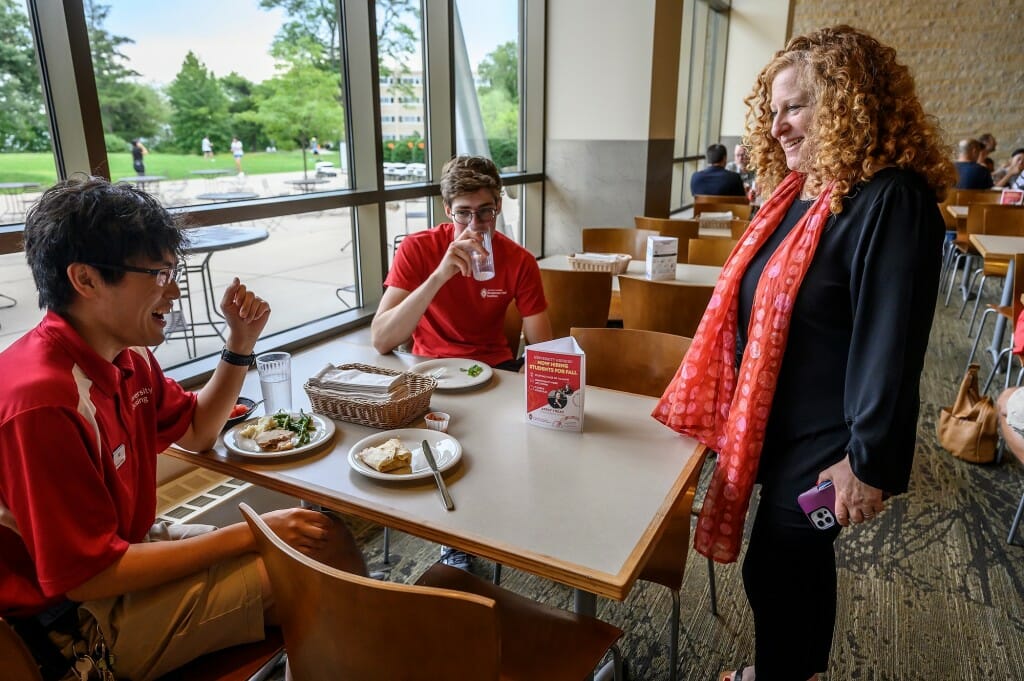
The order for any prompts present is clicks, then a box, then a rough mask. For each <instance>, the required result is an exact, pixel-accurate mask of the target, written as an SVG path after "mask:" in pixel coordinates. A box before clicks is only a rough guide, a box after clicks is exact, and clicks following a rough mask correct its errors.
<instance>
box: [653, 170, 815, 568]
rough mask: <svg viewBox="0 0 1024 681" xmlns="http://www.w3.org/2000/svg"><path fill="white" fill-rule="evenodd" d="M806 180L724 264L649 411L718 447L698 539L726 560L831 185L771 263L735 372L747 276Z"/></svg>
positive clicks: (735, 546) (774, 201) (771, 202)
mask: <svg viewBox="0 0 1024 681" xmlns="http://www.w3.org/2000/svg"><path fill="white" fill-rule="evenodd" d="M803 184H804V176H803V175H802V174H800V173H790V174H789V175H788V176H786V178H785V179H784V180H783V181H782V183H781V184H780V185H779V186H778V187H777V188H776V190H775V191H774V192H772V195H771V197H770V198H769V199H768V201H766V202H765V204H764V205H763V206H762V207H761V209H760V210H759V211H758V212H757V216H756V217H755V218H754V219H753V220H752V221H751V223H750V227H749V228H748V229H747V231H746V233H745V234H744V235H743V238H742V239H741V240H740V242H739V244H738V245H737V246H736V249H735V250H734V251H733V252H732V254H731V255H730V256H729V259H728V260H727V261H726V262H725V266H724V267H723V268H722V274H721V276H720V277H719V279H718V283H717V284H715V291H714V293H713V294H712V296H711V301H710V302H709V303H708V308H707V311H705V313H704V317H703V318H702V319H701V322H700V325H699V326H698V327H697V333H696V334H694V337H693V343H692V344H691V345H690V349H689V351H688V352H687V353H686V357H684V358H683V363H682V364H681V365H680V366H679V371H677V372H676V375H675V378H673V379H672V382H671V383H670V384H669V386H668V388H666V389H665V394H664V395H662V397H661V400H660V401H659V402H658V406H657V407H656V408H655V409H654V413H653V414H652V416H654V418H656V419H657V420H659V421H661V422H662V423H664V424H665V425H667V426H668V427H669V428H671V429H673V430H675V431H677V432H680V433H682V434H684V435H689V436H690V437H692V438H694V439H696V440H697V441H698V442H701V443H702V444H704V445H706V446H707V447H708V448H709V449H713V450H714V451H717V452H718V464H717V466H716V467H715V472H714V475H713V476H712V477H711V486H710V487H709V488H708V493H707V496H706V497H705V501H704V505H703V509H702V510H701V514H700V519H699V520H698V522H697V530H696V532H695V533H694V542H693V543H694V547H695V548H696V549H697V551H699V552H700V553H702V554H704V555H705V556H708V557H710V558H712V559H714V560H716V561H718V562H720V563H731V562H733V561H735V560H736V558H737V557H738V556H739V552H740V542H741V541H742V538H743V521H744V518H745V517H746V515H747V507H748V506H749V505H750V494H751V492H752V491H753V488H754V481H755V478H756V477H757V466H758V461H759V460H760V457H761V447H762V446H763V445H764V434H765V428H766V426H767V424H768V414H769V413H770V411H771V406H772V398H773V397H774V395H775V385H776V383H777V381H778V376H779V368H780V366H781V364H782V356H783V352H784V351H785V349H786V339H787V337H788V335H789V322H790V317H791V316H792V313H793V302H794V301H795V300H796V295H797V292H798V291H799V289H800V283H801V282H802V281H803V279H804V275H805V274H807V269H808V268H809V267H810V265H811V261H812V260H813V259H814V252H815V250H816V249H817V247H818V241H819V240H820V238H821V233H822V231H823V230H824V227H825V224H826V221H827V220H828V217H829V207H828V206H829V196H830V195H831V193H832V186H831V185H829V186H828V187H826V188H825V190H824V191H823V192H822V193H821V195H820V196H818V198H817V200H816V201H815V202H814V205H812V206H811V208H810V209H809V210H808V211H807V213H806V214H804V216H803V217H802V218H801V219H800V221H799V222H798V223H797V224H796V226H795V227H793V229H792V231H790V233H789V234H787V235H786V238H785V239H783V241H782V243H781V244H780V245H779V247H778V249H777V250H776V251H775V253H774V254H772V256H771V258H769V260H768V263H767V264H766V265H765V268H764V272H763V273H762V274H761V278H760V280H759V281H758V282H757V290H756V292H755V294H754V303H753V307H752V308H751V311H750V328H749V329H748V333H747V346H746V348H744V350H743V359H742V361H741V362H740V367H739V372H738V373H737V370H736V328H737V319H738V309H739V291H740V281H741V280H742V278H743V273H744V272H746V270H747V267H749V265H750V261H751V260H752V259H753V258H754V256H755V255H756V254H757V252H758V251H759V250H760V248H761V246H762V245H763V244H764V243H765V241H767V240H768V237H769V236H771V234H772V232H774V231H775V230H776V228H777V227H778V226H779V224H780V223H781V222H782V219H783V218H784V217H785V215H786V211H787V210H789V206H790V204H792V203H793V201H794V200H795V199H796V198H797V197H798V196H799V194H800V189H801V188H802V187H803ZM737 384H738V387H739V389H738V390H737Z"/></svg>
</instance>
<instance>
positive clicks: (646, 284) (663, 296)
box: [619, 276, 715, 338]
mask: <svg viewBox="0 0 1024 681" xmlns="http://www.w3.org/2000/svg"><path fill="white" fill-rule="evenodd" d="M714 288H715V287H714V286H690V285H685V284H684V285H679V284H674V283H668V282H661V281H647V280H646V279H641V278H637V277H627V276H621V277H619V291H620V292H621V294H622V326H623V328H626V329H646V330H647V331H661V332H663V333H674V334H676V335H677V336H687V337H690V338H692V337H693V334H694V332H695V331H696V330H697V324H699V323H700V319H701V317H703V316H704V310H705V309H706V308H707V306H708V301H710V300H711V293H712V292H713V291H714Z"/></svg>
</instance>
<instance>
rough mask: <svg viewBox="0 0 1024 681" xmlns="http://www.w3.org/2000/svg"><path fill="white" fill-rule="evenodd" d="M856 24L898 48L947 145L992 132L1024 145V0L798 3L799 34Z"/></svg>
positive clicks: (1004, 148)
mask: <svg viewBox="0 0 1024 681" xmlns="http://www.w3.org/2000/svg"><path fill="white" fill-rule="evenodd" d="M838 23H848V24H851V25H853V26H857V27H858V28H863V29H865V30H867V31H869V32H870V33H872V34H873V35H874V36H875V37H876V38H878V39H879V40H881V41H882V42H884V43H888V44H889V45H892V46H894V47H895V48H896V49H897V51H898V54H899V57H900V59H901V61H903V62H904V63H905V64H907V65H908V66H909V67H910V68H911V70H912V71H913V73H914V75H915V78H916V80H917V88H918V94H919V96H920V97H921V100H922V102H923V103H924V105H925V110H926V111H927V112H928V113H930V114H932V115H934V116H936V117H937V118H938V119H939V121H940V123H941V124H942V128H943V130H944V131H945V133H946V139H947V141H949V142H951V143H953V142H955V141H956V140H958V139H960V138H963V137H968V136H978V135H980V134H982V133H985V132H991V133H992V134H993V135H995V136H996V139H997V140H998V143H999V146H998V148H997V150H996V152H995V154H993V156H994V158H995V160H996V163H997V164H998V163H1001V162H1003V161H1004V160H1006V159H1007V158H1008V156H1009V153H1010V151H1011V150H1012V149H1014V148H1017V147H1024V116H1022V115H1021V113H1020V112H1021V109H1022V104H1021V101H1022V100H1024V41H1022V33H1021V31H1022V28H1024V0H986V1H985V2H967V1H965V0H928V1H927V2H924V1H921V2H918V1H917V0H857V2H850V1H849V0H794V1H793V35H800V34H803V33H807V32H809V31H812V30H814V29H815V28H818V27H821V26H828V25H832V24H838Z"/></svg>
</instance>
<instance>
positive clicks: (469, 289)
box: [371, 156, 551, 370]
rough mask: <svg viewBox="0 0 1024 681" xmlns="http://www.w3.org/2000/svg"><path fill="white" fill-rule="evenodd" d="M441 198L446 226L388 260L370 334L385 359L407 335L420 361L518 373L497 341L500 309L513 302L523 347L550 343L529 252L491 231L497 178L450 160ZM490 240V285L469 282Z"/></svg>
mask: <svg viewBox="0 0 1024 681" xmlns="http://www.w3.org/2000/svg"><path fill="white" fill-rule="evenodd" d="M441 198H442V200H443V201H444V209H445V213H446V214H447V215H448V217H449V218H451V220H452V222H448V223H444V224H440V225H438V226H437V227H434V228H433V229H429V230H426V231H424V232H418V233H416V234H410V235H409V236H408V237H406V238H405V240H403V241H402V245H401V247H400V248H399V249H398V252H397V253H396V254H395V261H394V264H392V266H391V270H390V271H389V272H388V276H387V278H386V279H385V280H384V285H385V286H387V287H388V288H387V290H386V291H385V292H384V297H383V298H381V301H380V305H379V306H378V307H377V314H376V316H375V317H374V318H373V325H372V326H371V331H372V335H373V346H374V347H375V348H376V349H377V351H378V352H380V353H388V352H391V351H392V350H394V349H395V348H396V347H397V346H398V345H399V344H401V343H403V342H405V341H406V340H408V339H409V337H410V336H411V337H412V341H413V345H412V352H413V354H416V355H422V356H423V357H460V358H467V359H474V360H477V361H479V362H484V363H486V364H489V365H490V366H493V367H498V368H502V369H513V370H515V369H518V365H517V364H516V363H515V362H514V361H513V358H512V352H511V350H510V349H509V347H508V342H507V341H506V339H505V333H504V323H505V310H506V308H508V305H509V303H511V302H512V301H515V303H516V307H517V308H518V309H519V314H521V315H522V317H523V332H524V333H525V334H526V342H527V343H539V342H541V341H546V340H550V339H551V322H550V320H549V319H548V315H547V301H546V300H545V299H544V287H543V285H542V284H541V279H540V269H539V268H538V267H537V260H536V258H534V257H533V254H532V253H530V252H529V251H527V250H526V249H525V248H523V247H522V246H520V245H519V244H517V243H516V242H514V241H512V240H511V239H509V238H508V237H506V236H505V235H504V234H501V233H500V232H496V231H495V229H494V225H495V222H496V219H497V216H498V213H500V212H501V176H500V175H499V174H498V169H497V167H496V166H495V165H494V163H493V162H492V161H491V160H490V159H487V158H484V157H482V156H456V157H455V158H453V159H451V160H450V161H448V162H447V163H446V164H445V166H444V168H443V169H442V176H441ZM482 232H489V233H490V235H491V243H492V249H493V251H494V253H493V255H494V271H495V276H494V278H493V279H489V280H486V281H478V280H476V279H474V278H473V276H472V274H471V271H472V254H473V253H474V252H477V253H480V254H486V253H487V250H486V249H485V248H484V246H483V245H482V236H481V233H482Z"/></svg>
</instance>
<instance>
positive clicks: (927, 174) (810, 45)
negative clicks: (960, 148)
mask: <svg viewBox="0 0 1024 681" xmlns="http://www.w3.org/2000/svg"><path fill="white" fill-rule="evenodd" d="M791 66H793V67H796V68H797V84H798V86H799V87H800V88H801V89H802V90H803V91H804V92H806V93H807V95H808V96H809V98H810V100H811V105H812V106H813V107H814V114H813V120H812V123H811V125H810V126H809V130H808V132H807V135H806V137H805V139H804V142H803V144H804V150H803V157H804V158H806V159H810V162H809V163H808V164H807V167H806V168H801V169H800V170H801V172H805V173H806V174H807V184H806V186H807V188H808V189H809V190H810V192H811V193H814V194H816V193H818V192H819V191H820V190H821V188H822V187H823V186H824V185H826V184H828V183H829V182H831V181H835V187H834V189H833V192H832V199H831V202H830V206H829V207H830V209H831V210H832V212H833V213H840V212H842V209H843V203H842V202H843V198H844V197H846V196H847V195H848V194H849V193H850V190H851V189H852V188H853V187H854V186H855V185H857V184H858V183H860V182H863V181H866V180H869V179H871V178H872V177H873V176H874V175H875V173H877V172H878V171H879V170H881V169H883V168H885V167H888V166H896V167H898V168H905V169H909V170H913V171H915V172H917V173H918V174H920V175H921V176H922V177H923V178H924V179H925V181H926V182H927V184H928V186H929V188H931V189H932V191H934V192H935V196H936V200H939V201H941V200H942V199H944V198H945V196H946V191H947V189H949V187H950V186H951V185H952V184H954V183H955V182H956V170H955V168H954V166H953V163H952V161H950V160H949V158H950V153H949V151H950V150H949V149H948V148H947V147H946V145H945V144H944V142H943V141H942V134H941V130H940V128H939V125H938V123H937V121H936V120H935V119H934V117H932V116H928V115H926V114H925V113H924V110H923V109H922V107H921V102H920V101H919V100H918V98H917V93H916V91H915V86H914V77H913V76H912V75H911V73H910V69H908V68H907V67H906V66H905V65H904V64H901V63H900V62H898V61H897V60H896V50H894V49H893V48H891V47H889V46H887V45H883V44H882V43H880V42H878V40H876V39H875V38H873V37H872V36H870V35H868V34H867V33H865V32H863V31H860V30H858V29H855V28H853V27H851V26H846V25H839V26H834V27H831V28H823V29H820V30H818V31H815V32H814V33H810V34H808V35H805V36H799V37H796V38H793V39H792V40H790V41H789V44H788V45H786V48H785V49H783V50H780V51H779V52H776V53H775V56H774V57H773V58H772V60H771V61H770V62H769V63H768V65H767V66H765V67H764V69H763V70H762V71H761V73H760V74H759V75H758V76H757V82H756V83H755V84H754V89H753V91H752V92H751V94H750V95H749V96H747V98H746V99H745V100H744V101H745V102H746V104H747V106H748V107H749V109H748V111H747V123H746V138H745V144H746V146H747V147H749V149H750V156H751V163H750V165H752V166H753V167H754V168H755V169H756V171H757V182H758V185H759V187H761V189H762V190H763V195H767V194H769V193H771V192H772V191H773V190H774V189H775V187H777V186H778V184H779V183H780V182H781V181H782V179H783V178H784V177H785V176H786V174H788V173H789V169H788V167H787V165H786V155H785V153H784V151H783V149H782V146H781V145H780V144H779V143H778V141H776V140H775V139H774V138H773V137H772V120H773V118H774V116H773V114H772V110H771V96H772V82H773V81H774V80H775V77H776V76H777V75H778V74H779V73H780V72H781V71H782V70H784V69H786V68H789V67H791Z"/></svg>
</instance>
